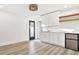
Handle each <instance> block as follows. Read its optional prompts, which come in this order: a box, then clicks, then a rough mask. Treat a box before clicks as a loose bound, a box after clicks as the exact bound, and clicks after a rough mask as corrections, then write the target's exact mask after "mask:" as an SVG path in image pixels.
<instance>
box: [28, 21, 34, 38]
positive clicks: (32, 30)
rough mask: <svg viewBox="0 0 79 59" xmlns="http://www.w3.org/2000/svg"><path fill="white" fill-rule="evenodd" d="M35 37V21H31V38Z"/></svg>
mask: <svg viewBox="0 0 79 59" xmlns="http://www.w3.org/2000/svg"><path fill="white" fill-rule="evenodd" d="M34 39H35V21H32V20H30V21H29V40H34Z"/></svg>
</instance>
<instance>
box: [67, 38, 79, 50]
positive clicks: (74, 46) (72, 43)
mask: <svg viewBox="0 0 79 59" xmlns="http://www.w3.org/2000/svg"><path fill="white" fill-rule="evenodd" d="M66 48H69V49H72V50H78V43H77V41H75V40H68V39H66Z"/></svg>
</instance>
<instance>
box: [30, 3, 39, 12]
mask: <svg viewBox="0 0 79 59" xmlns="http://www.w3.org/2000/svg"><path fill="white" fill-rule="evenodd" d="M29 10H30V11H37V10H38V5H37V4H30V5H29Z"/></svg>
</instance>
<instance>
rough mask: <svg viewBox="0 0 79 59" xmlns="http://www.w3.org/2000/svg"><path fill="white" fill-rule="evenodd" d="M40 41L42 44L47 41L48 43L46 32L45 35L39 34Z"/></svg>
mask: <svg viewBox="0 0 79 59" xmlns="http://www.w3.org/2000/svg"><path fill="white" fill-rule="evenodd" d="M40 40H41V41H44V42H48V41H49V33H48V32H46V33H41V37H40Z"/></svg>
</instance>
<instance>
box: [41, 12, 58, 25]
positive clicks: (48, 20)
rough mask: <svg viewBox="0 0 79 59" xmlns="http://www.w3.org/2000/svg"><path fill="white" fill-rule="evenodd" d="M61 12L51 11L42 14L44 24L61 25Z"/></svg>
mask: <svg viewBox="0 0 79 59" xmlns="http://www.w3.org/2000/svg"><path fill="white" fill-rule="evenodd" d="M58 14H59V12H55V13H50V14H47V15H43V16H42V24H44V25H48V26H56V25H59V17H58Z"/></svg>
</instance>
